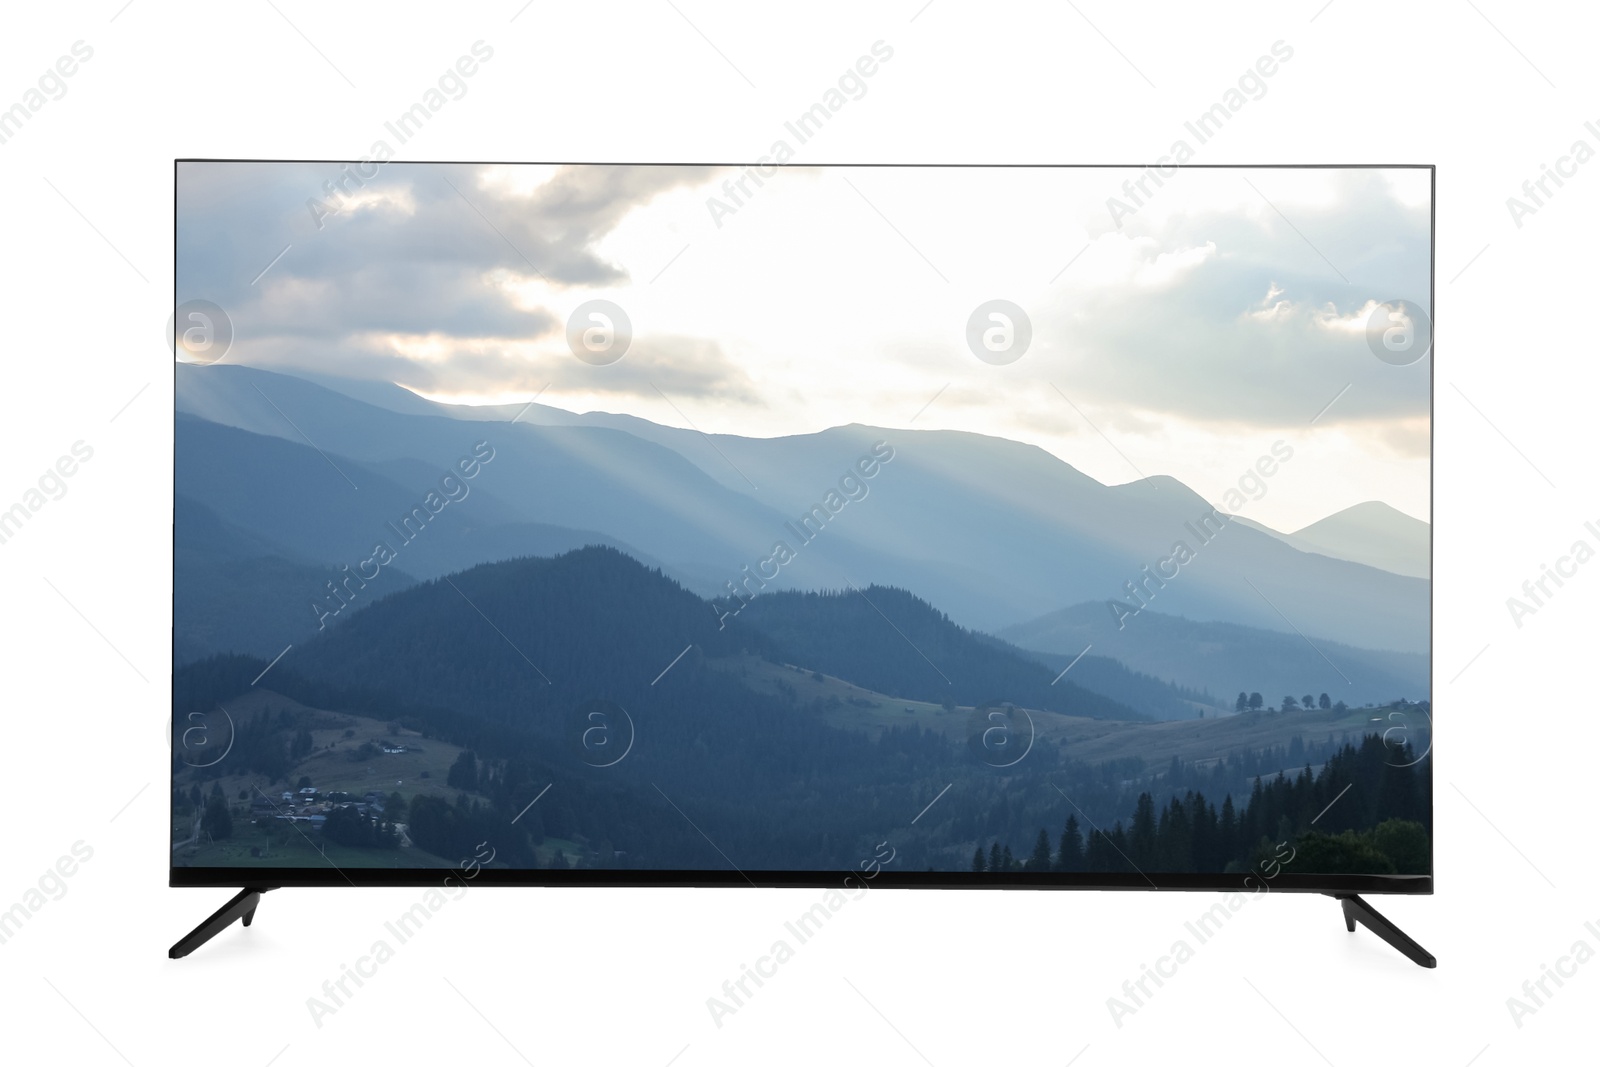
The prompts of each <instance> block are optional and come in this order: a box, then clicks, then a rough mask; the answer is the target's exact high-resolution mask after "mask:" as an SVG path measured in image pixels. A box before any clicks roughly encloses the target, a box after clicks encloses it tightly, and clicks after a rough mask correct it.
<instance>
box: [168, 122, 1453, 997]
mask: <svg viewBox="0 0 1600 1067" xmlns="http://www.w3.org/2000/svg"><path fill="white" fill-rule="evenodd" d="M781 144H782V142H780V145H775V146H774V154H773V155H771V156H766V157H763V158H761V159H760V160H758V161H757V162H755V163H752V164H749V165H725V166H683V165H612V164H601V165H595V164H583V165H563V164H537V165H535V164H505V163H408V162H398V161H390V156H391V155H392V154H393V152H392V149H390V148H389V147H388V146H387V145H385V144H383V142H379V143H378V144H377V145H375V146H374V151H373V155H372V156H371V157H369V158H363V159H360V160H354V161H348V162H337V161H335V162H326V161H323V162H308V161H283V162H262V161H228V160H180V161H178V162H177V163H176V176H175V183H176V279H175V292H174V309H173V319H172V330H171V333H172V342H173V348H174V357H175V375H176V388H175V395H176V403H175V413H174V427H173V428H174V456H173V491H174V498H173V573H174V578H173V627H172V654H173V674H172V679H173V681H172V715H173V724H172V764H171V766H172V781H171V807H172V843H171V844H172V849H171V883H172V884H173V885H175V886H226V887H235V888H238V889H239V890H240V893H239V895H238V896H236V897H235V898H234V899H233V901H231V902H230V903H229V904H228V905H226V906H225V907H223V908H222V909H221V910H219V911H218V912H217V913H216V914H215V915H213V916H212V917H211V918H210V919H208V920H207V922H206V923H204V924H202V925H201V927H200V928H198V929H197V930H196V931H195V932H194V933H192V934H190V935H189V936H188V937H186V938H185V939H184V940H183V941H180V942H179V943H178V944H177V945H175V946H174V947H173V950H172V954H173V955H174V956H178V955H184V954H186V953H187V952H189V951H191V950H192V949H193V948H194V947H196V946H197V945H198V944H200V943H201V942H203V941H205V940H206V939H208V938H210V937H211V936H214V935H215V934H216V933H217V932H218V931H219V930H220V929H222V928H223V927H225V926H227V925H228V924H229V923H230V922H232V921H233V920H235V919H243V920H244V921H245V923H246V924H248V922H249V920H250V918H251V917H252V916H253V915H254V912H255V908H256V905H257V902H258V901H259V899H260V894H261V892H263V891H265V890H268V889H274V888H279V887H286V886H334V885H355V886H360V885H419V886H420V885H440V884H446V885H456V886H460V885H466V884H473V885H541V886H637V887H650V886H682V885H692V886H729V887H734V886H747V885H748V886H791V887H793V886H805V887H828V888H837V889H839V890H840V892H841V893H859V892H860V891H862V890H864V889H866V888H878V887H897V888H915V887H942V888H951V887H963V888H970V889H974V890H976V889H994V888H1017V887H1032V888H1038V889H1046V888H1050V889H1086V888H1093V889H1128V890H1151V889H1158V890H1196V891H1209V892H1213V893H1221V894H1225V896H1224V897H1223V903H1222V905H1221V906H1222V907H1223V908H1225V909H1227V908H1237V906H1238V902H1239V901H1242V900H1246V899H1249V897H1250V896H1251V895H1252V894H1264V893H1271V892H1283V891H1299V892H1316V893H1324V894H1328V895H1331V896H1335V897H1338V898H1340V899H1341V900H1342V902H1343V908H1344V914H1345V919H1346V923H1347V926H1348V927H1349V928H1350V929H1351V930H1354V928H1355V925H1354V924H1355V923H1356V922H1361V923H1363V924H1365V925H1367V926H1368V927H1369V928H1371V929H1372V930H1374V931H1376V932H1377V933H1378V934H1380V935H1381V936H1383V937H1384V938H1385V940H1388V941H1389V942H1390V943H1391V944H1394V945H1395V946H1396V947H1398V948H1400V949H1401V950H1402V951H1404V952H1406V953H1407V954H1408V955H1409V956H1411V958H1413V959H1414V960H1416V961H1417V962H1419V963H1422V964H1423V965H1425V966H1432V965H1433V957H1432V956H1431V955H1429V954H1428V953H1427V952H1426V951H1424V950H1423V949H1422V948H1421V947H1420V946H1418V945H1417V944H1416V943H1415V942H1413V941H1411V940H1410V939H1409V938H1408V937H1407V936H1406V935H1405V934H1403V933H1402V932H1400V931H1399V930H1398V929H1396V928H1395V927H1394V926H1393V925H1392V924H1391V923H1389V922H1388V921H1387V920H1385V919H1384V918H1383V917H1382V916H1381V915H1380V914H1378V913H1377V912H1376V911H1375V910H1374V909H1372V908H1371V906H1370V905H1369V904H1367V903H1366V902H1365V901H1363V900H1362V899H1361V897H1360V896H1359V895H1358V894H1363V893H1367V894H1377V893H1397V894H1426V893H1430V892H1431V891H1432V887H1433V880H1432V835H1433V824H1432V787H1431V766H1432V764H1431V758H1430V753H1431V748H1432V718H1431V697H1432V693H1431V679H1430V633H1431V615H1430V612H1431V607H1430V604H1431V597H1430V588H1431V555H1430V550H1431V525H1430V524H1431V518H1432V516H1431V481H1432V475H1431V470H1432V455H1431V445H1432V431H1431V407H1432V323H1431V314H1432V309H1433V301H1432V297H1433V253H1432V248H1433V225H1432V220H1433V180H1434V172H1433V169H1432V167H1429V166H1396V167H1367V166H1327V167H1323V166H1317V167H1232V166H1213V167H1188V166H1179V165H1178V163H1181V162H1182V161H1181V160H1179V161H1174V160H1170V159H1164V160H1162V161H1161V162H1158V163H1156V164H1152V165H1150V166H1131V167H1088V166H794V165H786V164H787V156H786V155H785V154H784V152H782V151H779V148H780V146H781Z"/></svg>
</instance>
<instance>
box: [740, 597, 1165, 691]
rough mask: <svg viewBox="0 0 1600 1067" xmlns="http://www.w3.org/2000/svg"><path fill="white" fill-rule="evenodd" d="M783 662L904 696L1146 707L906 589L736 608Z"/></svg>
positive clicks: (767, 600) (764, 600) (760, 600)
mask: <svg viewBox="0 0 1600 1067" xmlns="http://www.w3.org/2000/svg"><path fill="white" fill-rule="evenodd" d="M737 619H738V621H740V622H742V623H744V624H746V625H747V626H751V627H754V628H756V629H757V630H760V631H761V632H762V633H764V634H765V635H766V636H767V637H768V638H770V639H771V640H772V642H773V644H774V645H776V646H777V648H778V649H779V650H780V651H781V653H782V654H783V655H785V656H787V657H789V662H791V663H794V664H796V665H797V666H801V667H806V668H809V669H812V670H820V671H822V672H823V673H825V674H831V675H834V676H835V677H839V678H844V679H846V680H847V681H850V682H854V683H855V684H856V685H859V686H862V687H863V688H866V689H872V690H876V691H877V692H880V693H885V694H887V695H889V696H893V697H899V698H901V699H907V700H927V701H931V702H933V703H942V702H944V701H946V700H950V701H954V702H955V703H956V704H958V705H962V706H967V705H978V704H982V703H984V702H986V701H1010V702H1011V703H1014V704H1017V705H1020V706H1022V707H1028V708H1042V709H1045V710H1047V711H1058V712H1061V713H1063V714H1067V715H1083V716H1092V717H1099V718H1104V719H1143V718H1146V716H1144V715H1141V714H1140V713H1139V712H1137V711H1134V710H1133V709H1132V708H1129V707H1127V706H1126V705H1124V704H1120V703H1118V702H1117V701H1115V700H1112V699H1110V698H1108V697H1104V696H1101V695H1100V694H1098V693H1092V692H1089V691H1088V690H1086V689H1083V688H1081V687H1080V686H1077V685H1075V684H1073V683H1072V682H1071V681H1069V680H1067V679H1065V678H1063V679H1062V680H1061V681H1059V682H1056V683H1055V684H1054V685H1052V684H1051V682H1052V680H1054V679H1055V677H1056V675H1057V673H1059V672H1056V671H1051V670H1050V669H1049V668H1047V667H1045V666H1043V665H1042V664H1040V663H1039V662H1038V661H1037V660H1035V659H1033V658H1032V657H1029V656H1026V655H1024V654H1023V653H1021V652H1020V651H1016V650H1010V649H1007V648H1004V647H1000V646H998V645H997V644H996V642H994V641H993V640H991V639H988V638H986V637H983V636H981V635H979V634H976V633H973V632H972V631H970V630H967V629H964V628H962V627H960V626H957V625H956V624H955V623H953V622H951V621H950V619H949V617H948V616H946V615H944V614H943V613H942V612H940V611H938V610H937V609H936V608H934V607H932V606H931V605H929V604H928V603H926V602H925V601H923V600H920V599H918V598H917V597H915V596H913V595H912V594H910V593H908V592H906V591H904V590H902V589H888V588H884V587H882V586H876V585H875V586H871V587H869V588H867V589H865V590H856V589H850V590H845V591H843V592H829V593H798V592H781V593H769V594H764V595H762V596H758V597H756V598H755V599H754V600H752V601H750V603H749V604H748V605H747V606H746V607H745V608H744V610H743V611H741V612H740V613H739V615H738V616H737Z"/></svg>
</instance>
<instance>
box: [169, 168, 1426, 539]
mask: <svg viewBox="0 0 1600 1067" xmlns="http://www.w3.org/2000/svg"><path fill="white" fill-rule="evenodd" d="M366 173H367V174H369V175H372V176H371V177H361V179H360V181H359V182H358V181H357V180H355V179H351V178H346V179H345V181H344V184H343V189H342V190H340V189H335V190H334V191H332V192H330V191H329V189H330V186H328V185H327V184H326V183H329V182H338V181H339V180H340V178H341V168H340V167H339V166H337V165H316V164H184V165H181V166H180V168H179V175H178V279H177V283H178V284H177V289H178V293H177V297H178V300H179V302H182V301H185V300H189V299H206V300H211V301H213V302H215V303H217V304H219V305H221V306H222V307H223V308H225V309H226V310H227V312H228V313H229V315H230V317H231V318H232V320H233V324H234V330H235V341H234V345H233V349H232V351H231V352H230V353H229V354H228V356H227V361H228V362H236V363H246V364H250V365H253V366H260V367H266V368H270V369H275V370H283V371H288V372H293V371H294V370H296V369H302V368H303V369H308V370H313V371H316V372H318V373H322V374H334V375H340V376H344V377H352V378H368V379H377V380H384V381H392V382H396V383H398V384H400V385H403V386H405V387H407V388H409V389H412V390H414V391H416V392H418V393H421V394H423V395H425V396H428V397H432V398H435V399H440V400H447V401H451V402H457V403H507V402H515V401H525V400H527V399H529V398H531V397H533V396H534V395H535V394H540V391H541V390H544V391H543V393H542V394H541V395H540V403H543V404H550V405H554V406H558V407H562V408H566V409H569V410H572V411H578V412H583V411H591V410H605V411H617V412H626V413H630V414H635V415H639V416H643V417H645V418H649V419H651V420H653V421H655V422H659V423H664V424H669V425H676V426H685V425H689V424H691V423H692V424H693V425H694V426H695V427H697V428H699V429H701V430H704V431H707V432H713V433H717V432H720V433H736V434H744V435H748V436H773V435H778V434H791V433H806V432H813V431H816V430H820V429H823V428H825V427H827V426H831V425H839V424H843V423H851V422H860V423H868V424H872V425H879V426H887V427H896V428H905V427H913V428H917V429H962V430H970V431H975V432H980V433H985V434H991V435H994V436H1001V437H1009V438H1012V439H1016V440H1023V441H1028V442H1031V443H1034V444H1037V445H1039V446H1041V447H1043V448H1046V449H1048V450H1049V451H1051V452H1053V453H1054V454H1056V455H1057V456H1059V457H1061V458H1062V459H1063V460H1065V461H1066V462H1068V463H1070V464H1072V465H1073V466H1075V467H1077V468H1079V469H1080V470H1083V471H1084V472H1086V473H1088V474H1090V475H1091V476H1093V477H1095V478H1097V479H1099V480H1101V481H1103V482H1107V483H1113V484H1114V483H1121V482H1127V481H1132V480H1134V479H1136V478H1138V477H1140V476H1141V475H1154V474H1169V475H1172V476H1174V477H1177V478H1179V479H1181V480H1182V481H1184V482H1186V483H1188V484H1189V485H1190V486H1192V487H1193V488H1194V489H1195V490H1196V491H1197V492H1199V493H1201V494H1202V495H1204V496H1206V497H1208V498H1209V499H1211V500H1213V501H1218V500H1220V499H1221V496H1222V494H1223V493H1224V492H1225V491H1226V490H1227V489H1228V488H1229V487H1230V486H1232V485H1233V484H1235V483H1236V482H1237V480H1238V479H1239V477H1240V476H1241V475H1242V474H1243V473H1244V472H1245V471H1246V470H1247V469H1248V468H1249V467H1250V466H1251V465H1252V464H1253V463H1254V462H1255V461H1256V459H1257V458H1258V457H1259V456H1261V455H1263V454H1264V453H1267V452H1268V451H1269V450H1270V448H1271V446H1272V444H1273V442H1275V441H1277V440H1279V439H1283V440H1286V441H1288V442H1289V443H1291V444H1292V445H1293V447H1294V448H1295V458H1294V460H1293V461H1292V462H1291V463H1290V464H1288V465H1286V467H1285V468H1284V470H1283V471H1281V472H1280V473H1279V474H1278V475H1277V476H1275V477H1274V479H1273V482H1272V485H1271V489H1270V491H1269V492H1268V493H1267V495H1266V496H1265V497H1264V498H1262V499H1261V500H1259V501H1256V502H1253V503H1252V504H1251V505H1250V506H1249V508H1248V509H1246V511H1245V512H1244V513H1245V514H1248V515H1249V516H1250V517H1252V518H1254V519H1257V520H1259V521H1262V522H1265V523H1268V524H1269V525H1272V526H1275V527H1277V528H1279V529H1284V530H1292V529H1296V528H1298V527H1300V526H1304V525H1306V524H1307V523H1310V522H1312V521H1315V520H1316V519H1318V518H1321V517H1323V516H1325V515H1327V514H1329V513H1331V512H1333V511H1336V510H1339V509H1340V508H1343V507H1347V506H1349V505H1351V504H1355V503H1358V502H1360V501H1363V500H1373V499H1376V500H1383V501H1385V502H1387V503H1389V504H1391V505H1393V506H1394V507H1396V508H1398V509H1400V510H1401V511H1404V512H1407V513H1409V514H1411V515H1414V516H1416V517H1418V518H1421V519H1424V520H1427V519H1428V518H1429V517H1430V513H1429V512H1430V504H1429V487H1428V482H1429V479H1428V463H1429V456H1428V439H1429V376H1430V374H1431V363H1432V361H1431V357H1427V358H1423V359H1421V360H1419V361H1417V362H1415V363H1412V364H1410V365H1406V366H1396V365H1393V364H1392V363H1390V362H1385V361H1383V360H1380V359H1379V358H1377V357H1376V356H1375V355H1374V354H1373V351H1372V350H1371V348H1370V347H1369V344H1368V339H1367V331H1366V326H1367V323H1368V320H1369V318H1370V316H1371V313H1372V311H1373V308H1374V306H1375V304H1377V303H1382V302H1387V301H1395V300H1405V301H1410V302H1414V303H1415V304H1417V305H1419V306H1421V307H1422V308H1424V309H1427V301H1428V298H1429V271H1430V257H1431V251H1430V233H1429V197H1430V192H1429V173H1428V172H1427V171H1425V170H1393V171H1378V170H1354V171H1332V170H1309V169H1286V170H1234V169H1226V170H1208V169H1199V170H1194V169H1190V170H1184V171H1181V172H1180V173H1178V174H1177V175H1175V176H1173V177H1170V178H1166V179H1164V184H1163V185H1161V186H1160V187H1159V188H1157V187H1156V186H1155V184H1154V182H1152V181H1149V180H1147V181H1146V182H1145V188H1144V191H1139V190H1138V189H1136V188H1135V189H1133V190H1132V193H1131V194H1130V192H1127V191H1125V190H1124V183H1125V182H1129V181H1137V179H1138V178H1139V173H1138V172H1137V171H1127V170H1112V169H1035V168H1013V169H1003V168H997V169H991V168H871V167H863V168H826V169H815V168H783V169H781V170H778V171H776V172H774V173H773V174H772V175H771V176H770V177H763V178H762V184H760V185H759V186H758V185H757V184H756V182H755V181H753V180H749V179H746V180H745V182H744V185H743V190H742V191H741V190H740V189H739V188H738V187H737V186H735V185H733V184H732V183H734V182H737V181H738V179H739V178H740V177H741V172H740V171H739V170H738V169H734V168H691V167H675V168H666V167H662V168H651V167H643V168H610V167H571V168H569V167H549V166H517V167H479V166H458V165H430V164H405V163H395V164H388V165H384V166H382V167H372V168H370V169H369V170H368V171H367V172H366ZM1112 197H1115V198H1117V199H1118V200H1120V201H1121V202H1122V204H1123V205H1124V209H1123V210H1119V211H1118V214H1119V215H1120V218H1119V219H1117V220H1115V221H1120V224H1121V225H1120V226H1118V225H1116V224H1115V222H1114V220H1113V219H1112V217H1111V214H1110V213H1109V211H1108V198H1112ZM1130 209H1131V213H1130ZM280 254H281V256H280ZM274 257H280V258H277V259H276V260H274ZM269 264H270V266H269ZM263 271H264V273H263ZM595 298H603V299H608V300H611V301H614V302H615V303H616V304H618V305H619V306H621V307H622V308H623V309H625V311H626V313H627V315H628V316H629V318H630V319H631V320H632V323H633V331H634V338H633V340H632V342H631V345H630V347H629V349H628V351H627V354H626V355H625V356H624V357H623V358H622V359H621V360H620V361H618V362H616V363H614V364H611V365H608V366H593V365H590V364H588V363H585V362H583V361H580V360H579V359H577V358H576V357H575V356H574V355H573V354H572V351H571V349H570V348H569V347H568V344H567V320H568V318H569V316H570V315H571V314H572V312H573V311H574V309H576V308H577V307H578V306H579V305H580V304H582V303H584V302H585V301H588V300H591V299H595ZM994 299H1003V300H1007V301H1010V302H1012V303H1014V304H1015V305H1017V306H1019V307H1021V308H1022V309H1023V310H1024V311H1025V313H1026V314H1027V316H1028V317H1029V319H1030V320H1031V324H1032V340H1031V342H1030V344H1029V347H1028V349H1027V351H1026V352H1025V353H1024V354H1023V355H1022V356H1021V357H1020V358H1019V359H1017V360H1016V361H1015V362H1012V363H1009V364H1006V365H993V364H991V363H988V362H985V361H983V360H980V359H979V358H977V357H976V356H975V355H974V354H973V352H972V351H971V350H970V348H969V347H968V343H967V325H968V320H969V318H970V317H971V316H972V314H973V312H974V310H975V309H977V308H978V306H979V305H980V304H983V303H984V302H986V301H989V300H994ZM658 390H659V392H658ZM663 394H664V395H665V398H666V399H664V398H663Z"/></svg>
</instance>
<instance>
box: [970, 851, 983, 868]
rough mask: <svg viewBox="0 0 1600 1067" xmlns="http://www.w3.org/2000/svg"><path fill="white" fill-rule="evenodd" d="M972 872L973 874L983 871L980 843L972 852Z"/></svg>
mask: <svg viewBox="0 0 1600 1067" xmlns="http://www.w3.org/2000/svg"><path fill="white" fill-rule="evenodd" d="M972 873H973V874H982V873H983V846H982V845H979V846H978V847H977V849H976V850H975V851H974V852H973V853H972Z"/></svg>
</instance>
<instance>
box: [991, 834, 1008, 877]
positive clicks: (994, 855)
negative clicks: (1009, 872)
mask: <svg viewBox="0 0 1600 1067" xmlns="http://www.w3.org/2000/svg"><path fill="white" fill-rule="evenodd" d="M989 870H990V871H991V872H999V871H1003V870H1005V868H1004V867H1002V866H1001V865H1000V842H998V841H996V842H995V843H994V844H992V845H990V846H989Z"/></svg>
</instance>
